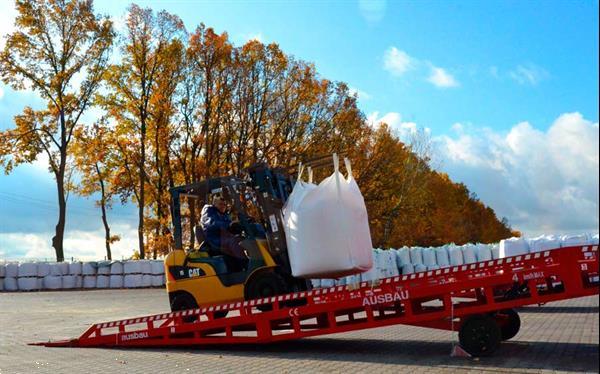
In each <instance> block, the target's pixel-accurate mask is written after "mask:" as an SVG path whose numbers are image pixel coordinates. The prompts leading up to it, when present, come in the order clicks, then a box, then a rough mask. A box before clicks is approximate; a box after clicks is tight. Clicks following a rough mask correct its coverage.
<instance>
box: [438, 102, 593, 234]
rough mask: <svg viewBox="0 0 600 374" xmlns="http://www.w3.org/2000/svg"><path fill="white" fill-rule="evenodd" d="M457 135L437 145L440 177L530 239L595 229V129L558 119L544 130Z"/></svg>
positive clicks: (568, 116) (570, 116)
mask: <svg viewBox="0 0 600 374" xmlns="http://www.w3.org/2000/svg"><path fill="white" fill-rule="evenodd" d="M453 128H455V129H459V128H460V130H461V131H459V132H457V134H456V135H455V136H453V137H449V136H444V137H438V138H436V139H435V141H436V143H438V144H437V148H438V149H439V150H440V153H441V155H442V156H443V157H445V159H444V171H446V172H448V174H449V175H450V177H451V178H452V179H453V180H454V181H459V182H464V183H465V184H466V185H467V186H468V187H469V189H470V190H471V191H474V192H475V193H477V195H478V196H479V197H480V198H481V200H482V201H483V202H484V203H485V204H487V205H489V206H491V207H492V208H493V209H494V210H495V211H496V213H497V214H498V216H499V217H502V216H505V217H507V218H508V219H509V222H510V223H511V224H512V225H513V227H514V228H516V229H519V230H523V231H524V232H525V233H527V234H531V235H535V234H538V233H542V232H547V233H561V232H579V231H596V230H598V223H599V220H598V181H599V177H598V175H599V172H598V166H599V165H598V145H599V144H598V123H592V122H590V121H588V120H586V119H585V118H583V116H582V115H581V114H579V113H565V114H563V115H561V116H559V117H558V118H557V119H556V120H555V121H554V122H553V123H552V124H551V126H550V127H549V128H548V130H546V131H542V130H539V129H536V128H534V127H533V126H532V125H531V124H529V123H528V122H521V123H518V124H516V125H514V126H513V127H512V128H511V130H510V131H509V132H508V133H502V134H501V133H498V132H495V131H493V130H490V129H480V130H473V129H472V128H471V127H466V128H465V127H464V126H462V125H461V126H460V127H459V126H456V125H454V126H453Z"/></svg>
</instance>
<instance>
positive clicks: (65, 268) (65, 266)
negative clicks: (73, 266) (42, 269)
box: [58, 262, 69, 275]
mask: <svg viewBox="0 0 600 374" xmlns="http://www.w3.org/2000/svg"><path fill="white" fill-rule="evenodd" d="M58 268H59V269H60V275H69V263H68V262H59V263H58Z"/></svg>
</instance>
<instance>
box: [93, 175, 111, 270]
mask: <svg viewBox="0 0 600 374" xmlns="http://www.w3.org/2000/svg"><path fill="white" fill-rule="evenodd" d="M96 173H98V179H99V181H100V193H101V196H100V207H101V208H102V223H103V224H104V243H105V244H106V258H107V259H108V260H112V253H111V251H110V227H109V226H108V219H107V218H106V192H105V189H104V180H103V179H102V178H101V177H100V168H99V167H98V164H96Z"/></svg>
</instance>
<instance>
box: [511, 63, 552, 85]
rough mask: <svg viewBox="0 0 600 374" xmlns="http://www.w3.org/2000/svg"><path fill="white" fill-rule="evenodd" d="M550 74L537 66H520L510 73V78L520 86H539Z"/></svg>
mask: <svg viewBox="0 0 600 374" xmlns="http://www.w3.org/2000/svg"><path fill="white" fill-rule="evenodd" d="M549 75H550V74H549V73H548V72H547V71H546V70H545V69H543V68H541V67H539V66H536V65H533V64H526V65H519V66H517V67H516V68H514V69H513V70H511V71H509V72H508V76H509V77H510V78H512V79H513V80H515V81H516V82H517V83H519V84H529V85H532V86H535V85H537V84H538V83H539V82H540V81H542V80H544V79H546V78H548V77H549Z"/></svg>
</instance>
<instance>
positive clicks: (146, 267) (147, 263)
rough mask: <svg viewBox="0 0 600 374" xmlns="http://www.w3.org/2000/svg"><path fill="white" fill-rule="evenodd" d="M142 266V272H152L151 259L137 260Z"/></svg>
mask: <svg viewBox="0 0 600 374" xmlns="http://www.w3.org/2000/svg"><path fill="white" fill-rule="evenodd" d="M139 261H140V266H141V268H142V274H152V261H151V260H139Z"/></svg>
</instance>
